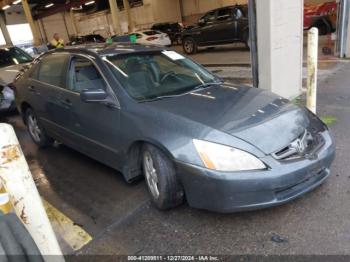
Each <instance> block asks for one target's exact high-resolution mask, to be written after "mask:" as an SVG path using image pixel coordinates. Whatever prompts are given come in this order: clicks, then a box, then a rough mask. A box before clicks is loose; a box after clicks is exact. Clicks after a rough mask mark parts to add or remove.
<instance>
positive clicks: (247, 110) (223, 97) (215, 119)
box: [149, 83, 310, 154]
mask: <svg viewBox="0 0 350 262" xmlns="http://www.w3.org/2000/svg"><path fill="white" fill-rule="evenodd" d="M149 105H150V106H151V107H153V108H155V109H156V110H161V111H165V112H168V113H171V114H174V115H177V116H180V117H183V118H186V119H189V120H191V121H195V122H197V123H200V124H202V125H206V126H208V127H210V128H214V129H217V130H220V131H222V132H225V133H228V134H230V135H233V136H235V137H237V138H240V139H242V140H244V141H246V142H248V143H250V144H252V145H254V146H255V147H257V148H258V149H260V150H261V151H262V152H264V153H265V154H270V153H272V152H275V151H277V150H280V149H282V148H283V147H285V146H287V145H288V144H289V143H290V142H292V141H293V140H294V139H296V138H297V137H298V136H299V135H300V134H301V133H302V132H304V131H305V128H307V126H308V125H309V122H310V121H309V118H308V115H307V112H306V110H305V109H303V108H300V107H297V106H295V105H294V104H292V103H290V102H289V101H288V100H287V99H283V98H281V97H278V96H276V95H274V94H272V93H270V92H268V91H264V90H262V89H256V88H250V87H242V86H235V85H231V84H226V83H225V84H222V85H219V86H217V85H216V86H212V87H210V88H206V89H202V90H200V91H197V92H193V93H189V94H186V95H182V96H177V97H172V98H168V99H161V100H156V101H153V102H149Z"/></svg>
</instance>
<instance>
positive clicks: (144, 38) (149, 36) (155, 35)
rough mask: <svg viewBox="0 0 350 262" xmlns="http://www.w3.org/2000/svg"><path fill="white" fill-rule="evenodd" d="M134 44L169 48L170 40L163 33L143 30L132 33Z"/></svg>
mask: <svg viewBox="0 0 350 262" xmlns="http://www.w3.org/2000/svg"><path fill="white" fill-rule="evenodd" d="M132 35H135V36H136V43H138V44H141V45H156V46H171V40H170V38H169V36H168V35H167V34H165V33H162V32H159V31H156V30H144V31H138V32H134V33H132Z"/></svg>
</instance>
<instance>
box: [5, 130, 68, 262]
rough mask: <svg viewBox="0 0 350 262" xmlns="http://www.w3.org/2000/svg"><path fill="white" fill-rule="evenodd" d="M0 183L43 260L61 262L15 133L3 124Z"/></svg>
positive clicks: (61, 258)
mask: <svg viewBox="0 0 350 262" xmlns="http://www.w3.org/2000/svg"><path fill="white" fill-rule="evenodd" d="M0 181H1V184H2V185H3V186H4V187H5V189H6V191H7V193H8V195H9V199H10V202H11V204H12V206H13V210H14V212H16V214H17V216H18V217H19V219H20V220H21V221H22V223H23V224H24V226H25V227H26V228H27V230H28V232H29V233H30V235H31V236H32V238H33V239H34V241H35V243H36V245H37V246H38V248H39V250H40V252H41V254H42V255H43V256H44V260H45V261H52V259H53V260H54V261H57V262H63V261H64V257H63V256H62V251H61V249H60V247H59V245H58V242H57V239H56V236H55V234H54V232H53V230H52V227H51V224H50V221H49V219H48V217H47V214H46V212H45V208H44V206H43V203H42V200H41V197H40V195H39V192H38V190H37V188H36V186H35V183H34V180H33V177H32V175H31V173H30V171H29V167H28V164H27V162H26V160H25V158H24V155H23V152H22V150H21V147H20V145H19V142H18V139H17V137H16V134H15V131H14V130H13V128H12V127H11V126H10V125H7V124H0ZM3 191H4V190H3ZM48 255H55V257H54V258H52V257H51V256H48Z"/></svg>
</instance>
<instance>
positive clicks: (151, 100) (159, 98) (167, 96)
mask: <svg viewBox="0 0 350 262" xmlns="http://www.w3.org/2000/svg"><path fill="white" fill-rule="evenodd" d="M185 94H186V93H183V94H178V95H165V96H156V97H153V98H150V99H144V100H141V101H140V103H147V102H153V101H157V100H161V99H166V98H173V97H177V96H183V95H185Z"/></svg>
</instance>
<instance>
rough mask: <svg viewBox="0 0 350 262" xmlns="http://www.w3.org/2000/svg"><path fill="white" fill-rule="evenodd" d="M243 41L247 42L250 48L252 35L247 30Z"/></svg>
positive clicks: (246, 44) (247, 46)
mask: <svg viewBox="0 0 350 262" xmlns="http://www.w3.org/2000/svg"><path fill="white" fill-rule="evenodd" d="M243 43H244V44H245V46H246V48H247V49H248V50H250V35H249V31H245V32H244V33H243Z"/></svg>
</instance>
